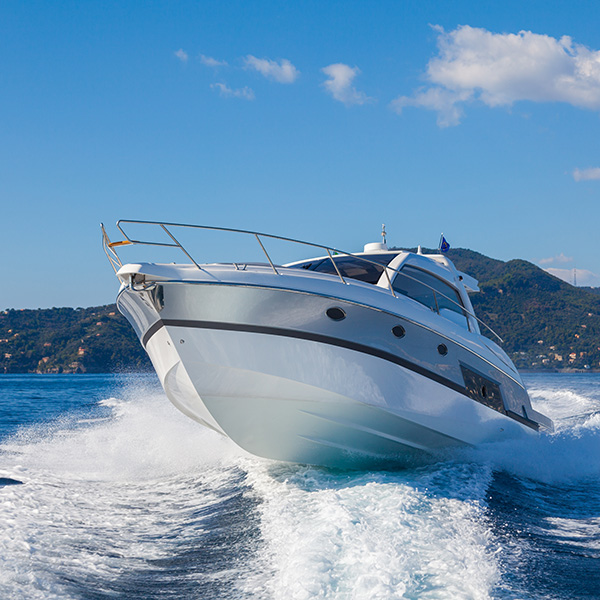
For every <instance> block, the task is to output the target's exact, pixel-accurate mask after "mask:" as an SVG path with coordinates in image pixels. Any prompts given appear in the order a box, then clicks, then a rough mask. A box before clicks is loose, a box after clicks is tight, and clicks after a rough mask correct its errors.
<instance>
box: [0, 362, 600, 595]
mask: <svg viewBox="0 0 600 600" xmlns="http://www.w3.org/2000/svg"><path fill="white" fill-rule="evenodd" d="M50 377H51V376H47V377H45V376H10V377H8V378H7V377H6V376H5V378H4V379H2V380H0V385H1V386H2V395H1V396H0V398H1V403H0V411H2V410H5V409H6V407H7V406H9V404H8V403H9V402H10V410H11V413H10V414H12V415H13V416H15V415H18V414H19V413H18V411H20V410H22V411H23V412H22V414H21V416H20V417H19V418H18V419H16V420H13V422H12V424H11V425H6V423H8V422H9V420H5V421H3V423H4V424H3V425H2V428H1V429H0V436H1V437H0V457H1V459H2V461H1V466H0V597H2V598H7V599H10V598H27V599H35V598H43V599H50V598H61V599H64V598H114V597H119V598H202V599H205V598H214V599H217V598H218V599H222V598H236V599H237V598H256V599H261V600H262V599H265V600H266V599H270V598H275V599H282V600H283V599H286V600H287V599H309V598H324V599H351V598H352V599H354V598H356V599H361V600H362V599H392V598H394V599H398V598H411V599H416V598H419V599H421V598H436V599H442V598H444V599H445V598H448V599H456V598H473V599H485V598H506V599H509V598H510V599H515V598H526V599H529V598H531V599H533V598H556V599H558V598H591V597H594V595H593V594H594V593H595V592H597V589H598V588H599V585H600V576H599V574H598V571H597V562H598V559H599V558H600V549H599V548H598V545H597V543H596V541H597V539H598V537H599V536H600V462H599V461H598V458H597V457H598V456H599V454H600V419H599V418H598V414H600V376H598V375H593V374H592V375H589V376H585V375H583V376H581V377H576V376H562V377H560V376H550V375H539V376H527V377H526V381H527V383H528V384H529V386H530V388H531V390H532V395H533V398H534V402H535V404H536V406H537V407H538V408H540V409H541V410H543V411H544V412H547V413H548V414H549V416H550V417H552V418H553V419H554V420H555V422H556V424H557V430H556V433H554V434H552V435H542V436H541V437H540V438H539V439H536V438H533V439H525V440H522V441H521V442H519V443H518V444H519V445H517V446H515V445H513V443H512V442H511V443H508V442H507V443H499V444H489V445H488V446H487V447H485V448H482V449H479V450H471V451H463V452H458V453H456V454H453V455H449V456H448V457H447V458H446V460H444V461H440V462H438V463H435V464H428V465H422V466H415V467H414V468H411V469H407V470H403V471H396V472H390V471H387V472H336V471H329V470H326V469H318V468H312V467H305V466H294V465H284V464H281V463H274V462H269V461H264V460H261V459H257V458H253V457H250V456H248V455H246V454H244V453H243V452H241V451H239V450H238V449H236V448H235V447H234V446H233V444H231V443H230V442H228V441H227V440H225V439H224V438H222V437H220V436H218V435H217V434H214V433H212V432H210V431H208V430H206V429H204V428H202V427H200V426H199V425H198V424H196V423H194V422H193V421H191V420H190V419H187V418H186V417H185V416H184V415H182V414H180V413H179V412H178V411H177V410H176V409H175V408H174V407H172V406H171V404H170V403H169V402H168V400H167V399H166V398H165V396H164V393H163V392H162V390H161V389H160V388H159V387H158V384H157V383H156V381H155V379H154V378H153V377H142V378H140V377H133V376H131V377H127V376H122V377H119V378H114V377H113V378H104V379H103V378H102V377H96V378H95V379H90V378H86V376H72V377H67V376H65V377H63V378H61V379H50ZM48 382H50V383H48ZM50 385H51V386H53V390H52V394H54V395H51V394H50V392H49V391H48V389H49V386H50ZM67 395H69V398H70V399H71V400H70V401H69V402H67V401H66V400H65V398H66V396H67ZM59 400H60V401H61V402H63V409H62V411H61V412H60V414H56V411H55V409H56V402H57V401H59ZM50 401H51V402H50ZM32 407H36V410H37V414H38V417H37V418H36V419H34V420H33V421H32V420H31V417H30V415H31V413H32ZM3 414H4V413H3ZM16 481H20V482H22V483H21V484H20V485H16V484H15V485H9V483H11V482H16Z"/></svg>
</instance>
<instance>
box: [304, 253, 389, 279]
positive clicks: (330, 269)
mask: <svg viewBox="0 0 600 600" xmlns="http://www.w3.org/2000/svg"><path fill="white" fill-rule="evenodd" d="M396 256H398V255H397V254H391V253H389V254H388V253H386V254H371V255H368V256H365V258H366V259H367V260H369V261H372V262H375V263H378V264H376V265H374V264H372V262H366V261H365V260H361V259H360V258H358V257H355V256H346V255H341V256H340V255H338V256H334V257H333V260H334V261H335V264H336V266H337V268H338V269H339V271H340V273H341V274H342V277H347V278H348V279H358V280H359V281H365V282H366V283H372V284H376V283H377V282H378V281H379V278H380V277H381V274H382V273H383V267H384V266H385V265H387V264H388V263H389V262H390V261H391V260H392V259H393V258H395V257H396ZM294 268H296V269H308V270H309V271H316V272H318V273H328V274H330V275H337V271H336V270H335V267H334V266H333V264H332V262H331V259H329V258H324V259H323V260H316V261H310V262H306V263H302V264H298V265H294Z"/></svg>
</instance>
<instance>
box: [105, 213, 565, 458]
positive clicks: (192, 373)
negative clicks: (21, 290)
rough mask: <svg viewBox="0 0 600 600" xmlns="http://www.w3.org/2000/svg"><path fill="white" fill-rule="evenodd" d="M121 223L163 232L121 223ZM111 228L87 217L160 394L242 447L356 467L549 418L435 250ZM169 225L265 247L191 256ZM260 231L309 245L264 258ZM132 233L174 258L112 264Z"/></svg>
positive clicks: (513, 432)
mask: <svg viewBox="0 0 600 600" xmlns="http://www.w3.org/2000/svg"><path fill="white" fill-rule="evenodd" d="M133 226H135V227H138V228H139V227H140V226H144V227H148V226H152V227H153V228H154V229H155V230H156V229H157V228H158V231H160V232H161V235H163V236H164V238H165V239H166V241H162V242H159V241H152V240H150V241H148V240H144V239H136V238H135V237H133V236H130V235H128V234H127V233H126V230H130V229H131V228H132V227H133ZM117 228H118V230H119V231H120V233H121V234H122V235H123V240H121V241H117V242H111V241H110V239H109V237H108V235H107V233H106V231H105V229H104V227H102V232H103V245H104V250H105V252H106V254H107V256H108V258H109V260H110V262H111V264H112V266H113V268H114V270H115V273H116V276H117V278H118V279H119V281H120V283H121V288H120V291H119V294H118V298H117V306H118V309H119V311H120V312H121V313H122V314H123V315H124V316H125V317H126V318H127V319H128V320H129V322H130V323H131V325H132V326H133V328H134V329H135V332H136V333H137V336H138V337H139V339H140V342H141V343H142V345H143V346H144V348H145V349H146V351H147V353H148V355H149V357H150V360H151V361H152V364H153V366H154V368H155V370H156V373H157V374H158V377H159V379H160V382H161V384H162V386H163V388H164V390H165V392H166V395H167V397H168V398H169V400H170V401H171V402H172V403H173V404H174V405H175V406H176V407H177V408H178V409H179V410H180V411H181V412H183V413H184V414H186V415H187V416H189V417H190V418H192V419H194V420H195V421H197V422H198V423H201V424H202V425H204V426H205V427H208V428H210V429H213V430H215V431H217V432H219V433H220V434H222V435H224V436H227V437H229V438H231V439H232V440H233V441H234V442H235V443H236V444H237V445H239V446H240V447H242V448H243V449H244V450H246V451H248V452H250V453H252V454H254V455H257V456H260V457H266V458H269V459H275V460H279V461H289V462H293V463H304V464H311V465H321V466H325V467H334V468H371V467H377V466H388V465H402V464H407V463H414V461H415V460H418V459H419V458H420V457H423V456H427V455H431V454H434V455H435V454H436V453H439V452H442V451H446V449H448V448H453V447H463V446H477V445H480V444H483V443H487V442H494V441H502V440H507V439H512V438H517V437H519V436H526V435H536V434H537V433H538V432H539V431H540V430H541V429H547V430H552V427H553V425H552V421H551V420H550V419H549V418H548V417H546V416H544V415H542V414H541V413H539V412H537V411H536V410H534V408H533V407H532V405H531V401H530V399H529V396H528V394H527V390H526V388H525V385H524V384H523V381H522V379H521V377H520V375H519V373H518V372H517V369H516V368H515V366H514V364H513V363H512V361H511V360H510V358H509V357H508V356H507V354H506V353H505V352H504V351H503V350H502V349H501V348H500V346H498V345H497V344H496V343H495V342H494V341H492V339H490V338H491V337H492V336H495V334H494V332H493V331H492V330H491V329H490V328H489V327H487V326H485V325H484V324H483V323H482V322H481V321H480V320H479V319H478V318H477V317H476V315H475V313H474V311H473V306H472V304H471V302H470V299H469V293H473V292H477V291H478V290H479V288H478V283H477V281H476V280H475V279H474V278H473V277H470V276H469V275H467V274H465V273H461V272H460V271H458V270H457V269H456V268H455V267H454V265H453V263H452V262H451V261H450V260H449V259H448V258H447V256H446V255H445V254H444V253H442V252H440V253H437V254H424V253H422V252H421V250H420V248H419V250H418V251H416V252H409V251H405V250H392V249H388V247H387V244H386V243H385V237H384V241H383V242H379V243H371V244H367V245H366V246H365V248H364V251H363V252H356V253H352V252H345V251H342V250H339V249H335V248H331V247H328V246H322V245H318V244H312V243H308V242H302V241H300V240H294V239H291V238H284V237H281V236H274V235H268V234H263V233H259V232H255V231H245V230H238V229H227V228H217V227H208V226H201V225H187V224H178V223H160V222H150V221H125V220H122V221H119V222H118V223H117ZM181 228H185V230H186V231H187V232H188V233H189V231H190V229H193V230H195V232H197V233H203V232H206V231H209V230H212V231H218V232H220V233H222V234H225V233H227V232H234V233H237V234H244V235H246V236H250V237H251V238H253V239H254V241H255V242H258V245H259V251H260V252H261V253H264V256H265V258H266V261H265V262H244V263H240V262H230V263H210V264H203V263H199V262H197V261H196V260H195V259H194V258H193V256H192V253H191V252H190V251H188V249H187V248H186V247H184V246H183V244H182V243H181V242H180V241H179V240H178V237H176V235H175V234H176V232H178V231H180V230H181ZM177 235H178V236H179V233H177ZM272 240H277V242H278V243H280V242H286V243H290V244H295V245H300V246H301V247H304V248H306V247H308V248H309V249H310V253H311V254H312V255H316V256H315V257H314V258H309V259H305V260H300V261H295V262H291V263H287V264H284V265H279V264H277V263H276V262H274V260H272V257H271V254H270V253H269V252H268V250H267V246H268V243H269V242H271V241H272ZM132 245H138V246H139V245H142V246H144V247H146V246H148V245H155V246H162V247H169V248H174V249H176V250H177V251H178V252H179V251H180V252H183V253H184V254H185V256H186V259H187V261H189V263H188V262H185V263H171V264H167V263H162V264H160V263H152V262H140V263H128V264H124V263H123V262H122V261H121V260H120V258H119V256H118V253H119V252H121V248H124V247H126V246H132ZM257 248H258V247H257ZM306 254H308V251H306ZM482 330H483V331H485V333H486V335H484V334H483V333H482ZM488 336H489V337H488Z"/></svg>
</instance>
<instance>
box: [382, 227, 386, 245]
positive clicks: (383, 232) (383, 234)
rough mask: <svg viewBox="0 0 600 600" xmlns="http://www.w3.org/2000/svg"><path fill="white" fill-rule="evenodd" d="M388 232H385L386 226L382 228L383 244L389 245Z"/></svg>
mask: <svg viewBox="0 0 600 600" xmlns="http://www.w3.org/2000/svg"><path fill="white" fill-rule="evenodd" d="M386 235H387V234H386V232H385V224H383V225H382V226H381V237H382V238H383V243H384V244H387V240H386Z"/></svg>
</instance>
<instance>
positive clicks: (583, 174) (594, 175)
mask: <svg viewBox="0 0 600 600" xmlns="http://www.w3.org/2000/svg"><path fill="white" fill-rule="evenodd" d="M573 179H574V180H575V181H587V180H589V179H600V167H593V168H591V169H575V170H574V171H573Z"/></svg>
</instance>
